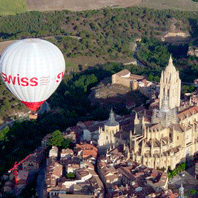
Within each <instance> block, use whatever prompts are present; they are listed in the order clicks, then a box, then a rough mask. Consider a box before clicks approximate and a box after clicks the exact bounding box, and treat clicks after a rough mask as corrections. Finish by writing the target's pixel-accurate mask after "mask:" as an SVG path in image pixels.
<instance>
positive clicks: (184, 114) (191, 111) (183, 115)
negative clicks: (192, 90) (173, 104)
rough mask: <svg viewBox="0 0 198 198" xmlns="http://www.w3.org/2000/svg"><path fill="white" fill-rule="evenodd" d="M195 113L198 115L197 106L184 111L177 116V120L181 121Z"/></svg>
mask: <svg viewBox="0 0 198 198" xmlns="http://www.w3.org/2000/svg"><path fill="white" fill-rule="evenodd" d="M195 113H198V106H194V107H190V108H189V109H186V110H184V111H182V112H180V113H178V114H177V117H178V118H179V120H183V119H185V118H186V117H188V116H191V115H193V114H195Z"/></svg>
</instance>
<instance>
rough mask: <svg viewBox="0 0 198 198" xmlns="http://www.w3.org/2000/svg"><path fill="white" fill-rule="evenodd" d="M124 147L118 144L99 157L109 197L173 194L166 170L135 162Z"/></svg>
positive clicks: (99, 169)
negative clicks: (127, 154)
mask: <svg viewBox="0 0 198 198" xmlns="http://www.w3.org/2000/svg"><path fill="white" fill-rule="evenodd" d="M123 149H124V148H123V146H118V147H116V148H113V149H109V150H107V152H106V154H105V155H102V156H100V157H99V160H98V167H97V168H98V173H99V175H100V178H101V179H102V181H103V183H104V184H105V186H106V191H107V195H106V196H107V197H123V198H124V197H138V198H145V197H163V196H164V197H167V195H168V194H170V195H173V193H172V192H170V190H168V177H167V173H166V172H162V171H160V170H155V169H152V168H148V167H146V166H144V165H141V164H138V163H137V162H134V161H133V160H131V159H130V156H125V154H124V153H125V151H124V150H123ZM165 195H166V196H165ZM175 197H176V196H175Z"/></svg>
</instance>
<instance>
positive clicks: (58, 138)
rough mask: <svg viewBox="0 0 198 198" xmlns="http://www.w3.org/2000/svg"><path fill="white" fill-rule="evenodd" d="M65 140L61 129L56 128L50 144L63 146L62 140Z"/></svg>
mask: <svg viewBox="0 0 198 198" xmlns="http://www.w3.org/2000/svg"><path fill="white" fill-rule="evenodd" d="M63 141H64V138H63V135H62V133H61V132H60V131H59V130H55V131H54V132H53V133H52V134H51V138H50V139H49V145H51V146H58V147H60V146H62V142H63Z"/></svg>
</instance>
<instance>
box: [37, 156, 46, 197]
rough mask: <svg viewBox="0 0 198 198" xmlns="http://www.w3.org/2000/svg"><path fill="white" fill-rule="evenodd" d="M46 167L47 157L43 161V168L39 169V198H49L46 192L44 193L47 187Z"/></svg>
mask: <svg viewBox="0 0 198 198" xmlns="http://www.w3.org/2000/svg"><path fill="white" fill-rule="evenodd" d="M45 168H46V159H45V160H44V161H43V163H42V165H41V168H40V170H39V171H38V177H37V186H36V192H37V194H38V197H39V198H47V196H46V195H45V193H43V192H44V189H45Z"/></svg>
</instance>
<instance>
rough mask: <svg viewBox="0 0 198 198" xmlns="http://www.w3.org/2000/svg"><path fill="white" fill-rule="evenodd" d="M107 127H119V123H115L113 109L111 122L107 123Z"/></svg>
mask: <svg viewBox="0 0 198 198" xmlns="http://www.w3.org/2000/svg"><path fill="white" fill-rule="evenodd" d="M105 125H106V126H118V125H119V123H118V122H116V121H115V115H114V112H113V110H112V109H111V112H110V115H109V120H108V121H107V122H106V123H105Z"/></svg>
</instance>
